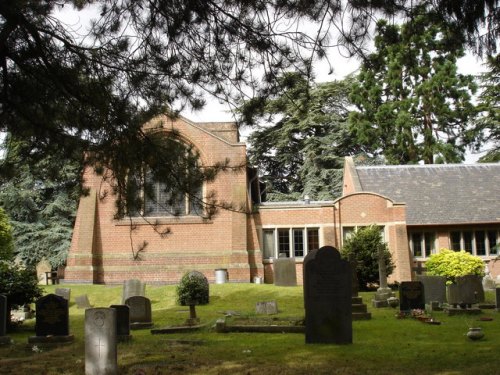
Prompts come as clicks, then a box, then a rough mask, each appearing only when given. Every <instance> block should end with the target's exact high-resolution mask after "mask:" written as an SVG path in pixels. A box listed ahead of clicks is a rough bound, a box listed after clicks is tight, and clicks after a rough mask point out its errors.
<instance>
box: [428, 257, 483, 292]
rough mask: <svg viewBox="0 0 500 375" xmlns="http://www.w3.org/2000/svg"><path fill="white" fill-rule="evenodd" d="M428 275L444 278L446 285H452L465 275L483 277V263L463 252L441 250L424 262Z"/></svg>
mask: <svg viewBox="0 0 500 375" xmlns="http://www.w3.org/2000/svg"><path fill="white" fill-rule="evenodd" d="M425 267H426V269H427V274H428V275H436V276H445V277H446V280H447V283H448V284H451V283H454V282H455V280H456V278H457V277H459V276H465V275H478V276H484V263H483V261H482V260H481V258H480V257H477V256H474V255H472V254H470V253H467V252H465V251H463V250H462V251H453V250H449V249H441V251H440V252H439V253H438V254H433V255H431V257H430V258H429V260H428V261H427V262H425Z"/></svg>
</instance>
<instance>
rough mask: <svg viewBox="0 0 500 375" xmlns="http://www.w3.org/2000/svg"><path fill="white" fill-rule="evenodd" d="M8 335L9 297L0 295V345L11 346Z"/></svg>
mask: <svg viewBox="0 0 500 375" xmlns="http://www.w3.org/2000/svg"><path fill="white" fill-rule="evenodd" d="M6 334H7V297H6V296H4V295H3V294H0V345H6V344H10V337H8V336H6Z"/></svg>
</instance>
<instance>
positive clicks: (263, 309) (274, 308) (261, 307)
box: [255, 301, 278, 315]
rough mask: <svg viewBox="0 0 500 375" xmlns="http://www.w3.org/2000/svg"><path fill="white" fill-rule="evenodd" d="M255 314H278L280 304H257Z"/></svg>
mask: <svg viewBox="0 0 500 375" xmlns="http://www.w3.org/2000/svg"><path fill="white" fill-rule="evenodd" d="M255 313H256V314H266V315H272V314H277V313H278V304H277V303H276V301H268V302H257V303H256V304H255Z"/></svg>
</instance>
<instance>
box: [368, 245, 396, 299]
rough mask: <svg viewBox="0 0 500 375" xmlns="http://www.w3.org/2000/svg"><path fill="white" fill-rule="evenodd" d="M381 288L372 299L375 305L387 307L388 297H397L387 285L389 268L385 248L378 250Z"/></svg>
mask: <svg viewBox="0 0 500 375" xmlns="http://www.w3.org/2000/svg"><path fill="white" fill-rule="evenodd" d="M378 276H379V288H378V289H377V292H376V293H375V295H374V297H373V299H372V306H373V307H387V306H389V303H388V302H387V299H389V298H390V297H395V295H394V292H393V291H392V290H391V288H389V287H388V286H387V268H386V266H385V258H384V249H383V248H380V249H379V251H378Z"/></svg>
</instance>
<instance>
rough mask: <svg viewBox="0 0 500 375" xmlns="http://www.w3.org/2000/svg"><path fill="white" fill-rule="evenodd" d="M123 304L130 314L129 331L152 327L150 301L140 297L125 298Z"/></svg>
mask: <svg viewBox="0 0 500 375" xmlns="http://www.w3.org/2000/svg"><path fill="white" fill-rule="evenodd" d="M125 304H126V305H127V306H128V307H129V309H130V310H129V312H130V329H141V328H149V327H152V326H153V322H152V321H151V301H150V300H149V298H146V297H142V296H133V297H130V298H127V300H126V301H125Z"/></svg>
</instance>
